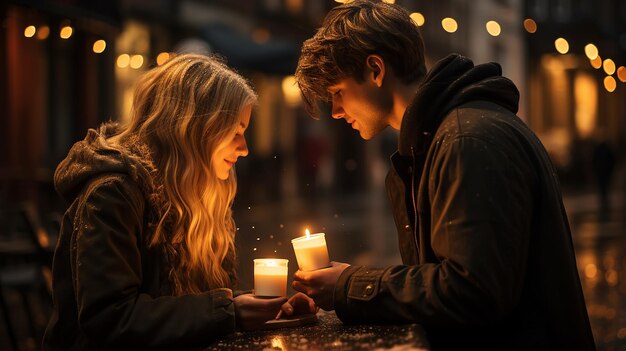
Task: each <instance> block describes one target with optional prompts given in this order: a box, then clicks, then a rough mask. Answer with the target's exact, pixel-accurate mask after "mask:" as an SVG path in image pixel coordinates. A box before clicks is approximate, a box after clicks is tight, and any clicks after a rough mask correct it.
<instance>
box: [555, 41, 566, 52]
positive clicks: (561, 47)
mask: <svg viewBox="0 0 626 351" xmlns="http://www.w3.org/2000/svg"><path fill="white" fill-rule="evenodd" d="M554 47H555V48H556V51H558V52H559V53H561V54H567V52H568V51H569V43H568V42H567V40H565V39H563V38H558V39H557V40H555V41H554Z"/></svg>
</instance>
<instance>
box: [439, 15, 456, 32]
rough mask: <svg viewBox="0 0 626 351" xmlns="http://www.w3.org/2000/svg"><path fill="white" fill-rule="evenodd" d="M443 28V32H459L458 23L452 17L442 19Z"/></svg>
mask: <svg viewBox="0 0 626 351" xmlns="http://www.w3.org/2000/svg"><path fill="white" fill-rule="evenodd" d="M441 26H442V27H443V30H445V31H446V32H448V33H454V32H456V31H457V29H459V25H458V24H457V23H456V20H455V19H454V18H451V17H446V18H444V19H442V20H441Z"/></svg>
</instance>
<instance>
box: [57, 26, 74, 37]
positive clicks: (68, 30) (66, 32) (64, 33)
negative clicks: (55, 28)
mask: <svg viewBox="0 0 626 351" xmlns="http://www.w3.org/2000/svg"><path fill="white" fill-rule="evenodd" d="M73 32H74V29H73V28H72V27H70V26H65V27H63V28H61V32H60V33H59V36H60V37H61V39H69V37H71V36H72V33H73Z"/></svg>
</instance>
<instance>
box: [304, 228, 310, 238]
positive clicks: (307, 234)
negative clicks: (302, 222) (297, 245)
mask: <svg viewBox="0 0 626 351" xmlns="http://www.w3.org/2000/svg"><path fill="white" fill-rule="evenodd" d="M304 233H305V234H306V237H307V238H308V237H310V236H311V232H309V228H306V229H305V230H304Z"/></svg>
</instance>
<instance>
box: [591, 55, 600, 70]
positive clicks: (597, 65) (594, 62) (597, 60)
mask: <svg viewBox="0 0 626 351" xmlns="http://www.w3.org/2000/svg"><path fill="white" fill-rule="evenodd" d="M590 62H591V67H593V68H595V69H600V67H602V57H600V55H598V56H596V58H594V59H593V60H590Z"/></svg>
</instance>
